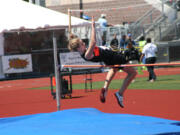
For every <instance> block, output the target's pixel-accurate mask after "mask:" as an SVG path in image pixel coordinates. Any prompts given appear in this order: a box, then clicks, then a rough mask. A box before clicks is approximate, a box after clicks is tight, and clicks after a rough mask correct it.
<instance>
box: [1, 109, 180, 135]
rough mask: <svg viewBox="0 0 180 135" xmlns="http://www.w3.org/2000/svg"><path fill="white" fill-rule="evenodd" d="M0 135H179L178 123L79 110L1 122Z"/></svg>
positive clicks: (91, 110) (179, 124)
mask: <svg viewBox="0 0 180 135" xmlns="http://www.w3.org/2000/svg"><path fill="white" fill-rule="evenodd" d="M0 135H180V121H173V120H167V119H161V118H154V117H147V116H139V115H130V114H111V113H103V112H100V111H98V110H97V109H94V108H81V109H71V110H63V111H57V112H53V113H41V114H34V115H26V116H18V117H10V118H0Z"/></svg>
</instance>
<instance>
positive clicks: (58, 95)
mask: <svg viewBox="0 0 180 135" xmlns="http://www.w3.org/2000/svg"><path fill="white" fill-rule="evenodd" d="M53 51H54V71H55V78H56V101H57V110H58V111H59V110H60V105H61V104H60V100H61V87H62V85H61V69H59V66H58V56H57V40H56V37H55V33H54V31H53Z"/></svg>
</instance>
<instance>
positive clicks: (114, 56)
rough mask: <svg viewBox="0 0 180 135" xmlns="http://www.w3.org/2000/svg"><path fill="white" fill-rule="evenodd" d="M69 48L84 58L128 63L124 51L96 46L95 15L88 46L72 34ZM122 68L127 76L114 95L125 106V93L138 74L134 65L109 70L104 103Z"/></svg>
mask: <svg viewBox="0 0 180 135" xmlns="http://www.w3.org/2000/svg"><path fill="white" fill-rule="evenodd" d="M68 48H69V49H70V50H71V51H78V52H79V53H80V55H81V56H82V58H84V59H85V60H86V61H92V62H104V63H105V65H121V64H126V63H128V57H126V56H124V55H123V54H122V53H120V52H114V51H112V50H109V49H108V48H103V47H101V46H96V33H95V21H94V17H92V32H91V39H90V44H89V46H88V48H86V45H85V43H84V42H83V41H82V40H81V39H79V38H78V37H77V36H75V35H73V34H71V35H70V39H69V45H68ZM120 69H121V70H123V71H124V72H126V73H127V76H126V78H125V79H124V81H123V84H122V86H121V88H120V89H119V91H118V92H116V93H115V94H114V95H115V97H116V99H117V102H118V104H119V105H120V107H122V108H123V107H124V105H123V94H124V92H125V90H126V89H127V87H128V86H129V84H130V83H131V81H132V80H133V79H134V78H135V76H136V74H137V73H136V71H135V70H134V68H132V67H113V68H111V69H110V70H109V72H108V73H107V76H106V80H105V82H104V87H103V88H102V89H101V93H100V100H101V102H102V103H105V101H106V95H107V91H108V87H109V84H110V82H111V80H112V79H113V77H114V76H115V74H116V72H117V71H118V70H120Z"/></svg>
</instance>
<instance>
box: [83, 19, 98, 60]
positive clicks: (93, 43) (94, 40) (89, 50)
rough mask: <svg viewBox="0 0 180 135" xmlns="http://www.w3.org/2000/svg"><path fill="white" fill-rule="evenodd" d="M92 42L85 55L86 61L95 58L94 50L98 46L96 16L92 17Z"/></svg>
mask: <svg viewBox="0 0 180 135" xmlns="http://www.w3.org/2000/svg"><path fill="white" fill-rule="evenodd" d="M91 29H92V30H91V40H90V44H89V47H88V49H87V51H86V53H85V58H86V59H91V58H92V57H93V50H94V47H95V45H96V31H95V21H94V16H92V26H91Z"/></svg>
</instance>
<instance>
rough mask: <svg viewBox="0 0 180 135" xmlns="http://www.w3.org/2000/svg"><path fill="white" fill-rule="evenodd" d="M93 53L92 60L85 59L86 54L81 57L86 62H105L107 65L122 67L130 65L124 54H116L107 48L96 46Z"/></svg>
mask: <svg viewBox="0 0 180 135" xmlns="http://www.w3.org/2000/svg"><path fill="white" fill-rule="evenodd" d="M93 53H94V57H93V58H92V59H89V60H87V59H86V58H85V52H84V53H83V54H82V55H81V57H82V58H83V59H85V60H86V61H92V62H104V64H105V65H121V64H126V63H128V60H126V57H125V56H124V55H123V54H122V52H114V51H112V50H110V49H109V48H107V47H103V46H96V47H95V48H94V51H93ZM121 69H122V68H121Z"/></svg>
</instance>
